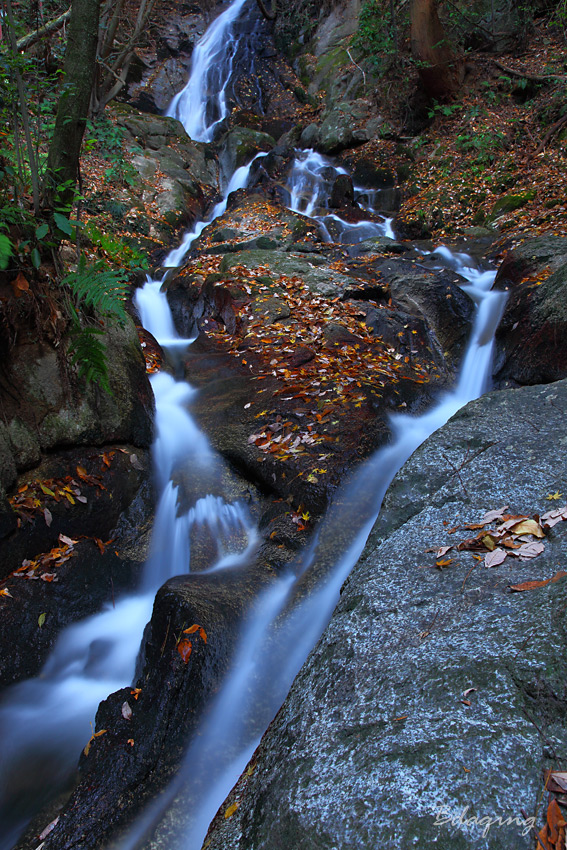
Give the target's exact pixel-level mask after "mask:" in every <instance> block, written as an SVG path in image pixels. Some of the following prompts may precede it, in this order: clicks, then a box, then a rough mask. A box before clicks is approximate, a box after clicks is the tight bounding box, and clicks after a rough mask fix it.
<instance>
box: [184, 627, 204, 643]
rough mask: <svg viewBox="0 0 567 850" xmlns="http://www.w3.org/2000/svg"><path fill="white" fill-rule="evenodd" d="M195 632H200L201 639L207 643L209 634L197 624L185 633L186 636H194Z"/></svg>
mask: <svg viewBox="0 0 567 850" xmlns="http://www.w3.org/2000/svg"><path fill="white" fill-rule="evenodd" d="M195 632H199V637H200V638H202V640H203V643H206V642H207V633H206V631H205V630H204V628H203V627H202V626H198V625H197V624H196V623H195V624H194V625H192V626H190V627H189V628H188V629H185V630H184V631H183V634H184V635H194V634H195Z"/></svg>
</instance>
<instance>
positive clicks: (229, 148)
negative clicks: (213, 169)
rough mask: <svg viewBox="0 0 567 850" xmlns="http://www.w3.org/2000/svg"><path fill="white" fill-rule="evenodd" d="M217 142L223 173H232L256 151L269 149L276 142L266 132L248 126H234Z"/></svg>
mask: <svg viewBox="0 0 567 850" xmlns="http://www.w3.org/2000/svg"><path fill="white" fill-rule="evenodd" d="M219 144H220V147H221V150H222V153H221V155H220V156H221V161H222V163H223V166H224V169H225V173H226V174H233V173H234V172H235V171H236V169H237V168H240V166H241V165H247V164H248V163H249V162H250V160H251V159H253V158H254V157H255V156H256V154H257V153H260V152H261V151H269V150H271V149H272V148H273V147H274V146H275V144H276V142H275V140H274V139H273V138H272V136H269V135H268V134H267V133H262V132H260V131H258V130H251V129H249V128H248V127H234V128H233V129H232V130H231V131H230V132H229V133H228V134H227V136H226V137H225V138H224V139H222V140H221V142H220V143H219Z"/></svg>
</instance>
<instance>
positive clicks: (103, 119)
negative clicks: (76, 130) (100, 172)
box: [84, 114, 138, 186]
mask: <svg viewBox="0 0 567 850" xmlns="http://www.w3.org/2000/svg"><path fill="white" fill-rule="evenodd" d="M123 143H124V130H123V129H122V128H121V127H117V126H116V125H115V124H113V123H112V121H110V119H109V118H108V117H107V116H106V115H104V114H103V115H101V116H100V117H99V118H97V119H96V121H88V122H87V136H86V139H85V143H84V144H85V148H86V150H88V151H90V150H93V149H95V148H96V149H98V152H99V153H100V155H101V156H102V157H103V158H104V159H105V160H106V161H107V162H108V163H109V167H108V168H107V169H106V171H105V177H106V179H107V180H109V181H110V182H111V183H118V184H119V185H122V186H133V185H134V183H135V182H136V178H137V176H138V172H137V171H136V169H135V168H134V166H133V165H132V163H131V162H128V161H127V160H126V159H125V157H124V150H123Z"/></svg>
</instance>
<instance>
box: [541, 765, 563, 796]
mask: <svg viewBox="0 0 567 850" xmlns="http://www.w3.org/2000/svg"><path fill="white" fill-rule="evenodd" d="M551 782H553V783H555V785H557V786H558V787H557V788H552V787H551ZM546 787H547V790H548V791H556V792H557V791H558V790H559V792H561V793H562V792H564V791H567V772H565V771H562V770H552V771H550V773H549V781H548V783H547V785H546Z"/></svg>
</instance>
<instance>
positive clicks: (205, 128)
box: [167, 0, 248, 142]
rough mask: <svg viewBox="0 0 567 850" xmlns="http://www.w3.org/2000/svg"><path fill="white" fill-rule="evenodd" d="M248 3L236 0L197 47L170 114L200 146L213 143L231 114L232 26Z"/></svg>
mask: <svg viewBox="0 0 567 850" xmlns="http://www.w3.org/2000/svg"><path fill="white" fill-rule="evenodd" d="M247 2H248V0H235V2H233V3H232V4H231V5H230V6H229V7H228V9H226V10H225V11H224V12H223V13H222V15H219V17H218V18H217V19H216V20H215V21H214V22H213V23H212V24H211V26H210V27H209V28H208V30H207V32H206V33H205V35H204V36H203V38H202V39H201V40H200V41H199V43H198V44H197V45H196V47H195V49H194V51H193V56H192V59H191V74H190V76H189V80H188V81H187V85H186V86H185V88H184V89H183V90H182V91H180V92H179V94H178V95H176V97H174V99H173V101H172V102H171V106H170V107H169V110H168V112H167V114H168V115H170V116H171V117H172V118H177V119H179V121H181V123H182V124H183V126H184V127H185V129H186V130H187V133H188V134H189V136H190V137H191V138H192V139H194V140H195V141H197V142H210V141H212V139H213V136H214V133H215V129H216V127H217V125H218V124H220V122H221V121H223V119H224V118H226V115H227V113H228V109H227V105H226V88H227V85H228V83H229V81H230V76H231V73H232V65H233V59H234V54H235V50H236V47H237V40H236V39H235V37H234V34H233V26H234V23H235V21H236V20H237V18H238V16H239V14H240V13H241V11H242V10H243V8H244V6H245V5H246V3H247Z"/></svg>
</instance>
